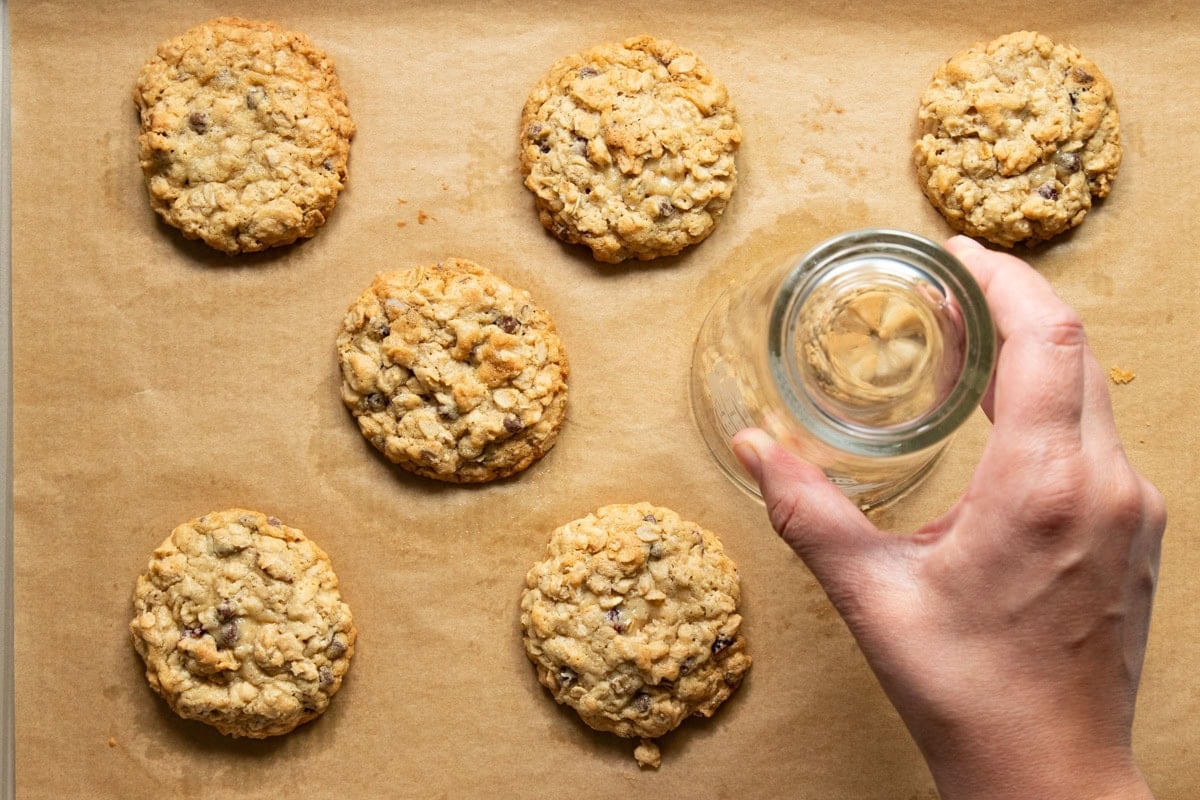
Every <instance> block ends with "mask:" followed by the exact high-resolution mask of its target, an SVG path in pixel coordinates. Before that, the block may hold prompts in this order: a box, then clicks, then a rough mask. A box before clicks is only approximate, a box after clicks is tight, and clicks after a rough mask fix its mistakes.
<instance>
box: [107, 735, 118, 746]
mask: <svg viewBox="0 0 1200 800" xmlns="http://www.w3.org/2000/svg"><path fill="white" fill-rule="evenodd" d="M108 746H109V747H116V746H117V737H115V736H110V737H108Z"/></svg>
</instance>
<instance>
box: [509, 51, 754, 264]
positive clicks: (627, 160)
mask: <svg viewBox="0 0 1200 800" xmlns="http://www.w3.org/2000/svg"><path fill="white" fill-rule="evenodd" d="M741 138H742V131H741V128H740V127H738V124H737V122H736V121H735V119H734V109H733V104H732V103H730V101H729V97H728V94H727V93H726V91H725V87H724V86H723V85H722V84H721V83H720V81H718V80H717V79H716V78H714V77H713V76H712V74H711V73H710V72H709V71H708V68H707V67H705V66H704V64H702V63H701V62H700V60H699V59H698V58H697V57H696V55H695V53H692V52H691V51H689V50H685V49H683V48H682V47H677V46H676V45H674V44H673V43H671V42H667V41H660V40H656V39H653V38H651V37H649V36H643V37H640V38H636V39H629V40H628V41H626V42H625V43H624V44H603V45H600V46H598V47H593V48H591V49H589V50H584V51H583V52H582V53H578V54H576V55H572V56H568V57H566V58H564V59H562V60H561V61H559V62H558V63H556V64H555V65H554V66H553V67H551V69H550V72H549V73H548V74H547V75H546V76H545V77H544V78H543V79H542V81H541V83H539V84H538V85H537V88H535V89H534V90H533V93H532V94H531V95H530V97H529V100H528V101H527V102H526V104H525V110H524V113H523V115H522V118H521V171H522V173H523V174H524V175H525V185H526V186H527V187H528V188H529V190H530V191H532V192H533V193H534V195H535V196H536V198H537V200H536V202H537V208H538V213H539V215H540V217H541V220H542V224H543V225H545V226H546V228H547V229H548V230H550V231H552V232H553V233H554V235H555V236H557V237H558V238H560V239H562V240H563V241H566V242H570V243H583V244H585V245H587V246H588V247H590V248H591V249H592V253H593V255H594V256H595V257H596V259H597V260H599V261H607V262H610V263H616V262H619V261H624V260H625V259H627V258H638V259H651V258H657V257H658V256H669V255H674V254H676V253H678V252H679V251H681V250H683V249H684V248H685V247H687V246H688V245H690V244H695V243H696V242H699V241H701V240H703V239H704V238H705V237H707V236H708V235H709V234H710V233H712V230H713V228H714V227H715V226H716V224H717V220H718V218H720V216H721V213H722V212H723V211H724V210H725V206H726V204H727V203H728V202H729V198H730V196H731V195H732V194H733V188H734V184H735V183H736V182H737V170H736V169H735V167H734V153H735V151H736V150H737V147H738V144H739V143H740V142H741Z"/></svg>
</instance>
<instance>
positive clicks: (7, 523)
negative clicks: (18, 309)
mask: <svg viewBox="0 0 1200 800" xmlns="http://www.w3.org/2000/svg"><path fill="white" fill-rule="evenodd" d="M10 42H11V38H10V36H9V25H8V3H7V2H6V0H0V458H3V459H4V462H3V463H4V467H3V470H0V472H2V473H3V476H4V478H3V481H0V482H2V483H3V490H2V491H0V526H2V527H0V798H4V800H10V799H11V798H15V797H16V769H15V766H16V747H17V743H16V736H15V732H16V723H15V714H16V710H15V700H14V695H13V671H14V661H15V647H14V639H13V609H14V605H15V604H14V598H13V455H12V431H13V421H12V156H11V153H12V114H11V95H10V94H9V82H10V76H11V74H12V58H11V57H10V52H9V51H10Z"/></svg>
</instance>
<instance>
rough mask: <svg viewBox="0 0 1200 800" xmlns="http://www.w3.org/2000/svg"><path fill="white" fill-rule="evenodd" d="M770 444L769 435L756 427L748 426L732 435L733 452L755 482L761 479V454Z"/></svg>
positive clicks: (762, 454)
mask: <svg viewBox="0 0 1200 800" xmlns="http://www.w3.org/2000/svg"><path fill="white" fill-rule="evenodd" d="M770 445H771V437H770V436H768V435H767V434H766V433H765V432H763V431H760V430H758V429H757V428H748V429H747V430H744V431H741V432H740V433H738V435H737V436H734V437H733V454H734V455H735V456H737V459H738V461H740V462H742V466H743V467H745V468H746V472H749V473H750V477H752V478H754V481H755V483H760V482H761V481H762V462H763V456H764V454H765V453H766V450H767V448H768V447H770Z"/></svg>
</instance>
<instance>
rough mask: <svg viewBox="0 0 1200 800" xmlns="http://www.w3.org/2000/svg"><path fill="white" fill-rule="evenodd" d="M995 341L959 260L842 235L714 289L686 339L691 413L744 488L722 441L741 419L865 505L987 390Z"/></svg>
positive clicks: (888, 238)
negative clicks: (690, 346)
mask: <svg viewBox="0 0 1200 800" xmlns="http://www.w3.org/2000/svg"><path fill="white" fill-rule="evenodd" d="M995 348H996V341H995V329H994V328H993V325H992V318H991V315H990V313H989V312H988V308H987V303H986V301H985V299H984V297H983V292H982V291H981V290H980V288H979V285H978V284H977V283H976V282H975V280H974V279H973V278H972V277H971V275H970V273H969V272H967V270H966V268H965V267H964V266H963V265H962V263H961V262H960V261H959V260H958V259H956V258H955V257H954V256H952V255H951V254H950V253H949V252H948V251H947V250H945V249H944V248H942V247H940V246H939V245H937V244H935V243H933V242H931V241H929V240H928V239H925V238H923V237H920V236H917V235H915V234H911V233H906V232H904V231H897V230H887V229H868V230H860V231H853V232H850V233H845V234H842V235H840V236H836V237H834V238H832V239H829V240H827V241H825V242H823V243H821V244H819V245H818V246H817V247H815V248H814V249H813V250H811V251H809V252H808V253H807V254H804V255H794V256H792V257H790V258H787V259H784V260H783V261H781V262H779V263H777V264H770V265H767V266H766V267H765V268H763V269H762V270H761V271H760V272H759V273H758V274H757V275H754V276H752V277H751V278H749V279H748V280H746V281H744V282H742V283H739V284H735V285H733V286H730V287H729V288H728V289H726V291H725V292H724V293H723V294H722V295H721V296H720V297H719V298H718V300H717V302H716V303H715V304H714V306H713V308H712V310H711V311H710V312H709V314H708V316H707V317H706V318H705V320H704V323H703V325H702V326H701V329H700V334H699V336H698V337H697V340H696V347H695V351H694V354H693V360H692V373H691V395H692V409H693V412H694V414H695V418H696V422H697V424H698V426H699V428H700V431H701V433H702V434H703V436H704V439H705V441H706V442H707V443H708V446H709V449H710V450H712V452H713V455H714V456H716V458H717V461H718V463H719V464H720V465H721V467H722V468H724V470H725V472H726V473H728V475H729V476H730V478H732V479H733V480H734V482H735V483H737V484H738V485H739V486H741V487H742V488H744V489H746V490H747V491H749V492H750V493H751V494H754V495H758V494H759V490H758V486H757V485H756V484H755V483H754V481H753V479H752V478H751V477H750V476H749V475H748V474H747V473H746V472H745V471H744V470H743V469H742V467H741V464H740V463H739V462H738V461H737V458H736V457H735V456H734V454H733V451H732V449H731V447H730V439H731V438H732V437H733V435H734V434H736V433H737V432H738V431H739V430H741V429H742V428H746V427H751V426H754V427H760V428H763V429H765V430H766V431H767V432H768V433H770V434H771V435H772V436H773V437H775V439H776V440H777V441H779V442H780V443H781V444H783V445H784V446H785V447H787V448H789V449H791V450H792V451H794V452H795V453H797V454H798V455H800V456H801V457H803V458H804V459H806V460H808V461H810V462H812V463H814V464H816V465H817V466H819V467H821V469H823V470H824V471H825V474H826V475H828V476H829V479H830V480H831V481H833V482H834V483H835V484H836V485H837V486H839V487H840V488H841V489H842V491H843V492H845V494H846V495H847V496H848V497H850V499H852V500H853V501H854V502H856V503H857V504H858V505H859V507H860V508H863V509H868V508H874V507H878V506H880V505H882V504H884V503H887V502H890V501H892V500H895V499H897V498H898V497H900V496H901V495H902V494H903V493H905V492H906V491H908V490H909V489H911V488H913V487H914V486H916V484H917V483H918V482H919V481H920V480H921V479H922V478H923V477H925V475H927V474H928V473H929V471H930V469H931V468H932V466H933V464H934V462H935V460H936V459H937V457H938V455H940V454H941V453H942V451H943V450H944V449H945V447H946V445H947V444H948V443H949V441H950V438H951V436H952V435H953V434H954V432H955V431H956V430H957V429H958V428H959V427H960V426H961V425H962V423H963V422H964V421H966V419H967V418H968V417H969V416H970V415H971V413H972V411H973V410H974V409H975V407H976V406H977V405H978V404H979V400H980V398H982V396H983V393H984V391H986V389H987V385H988V381H989V380H990V378H991V373H992V367H993V364H994V362H995Z"/></svg>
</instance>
